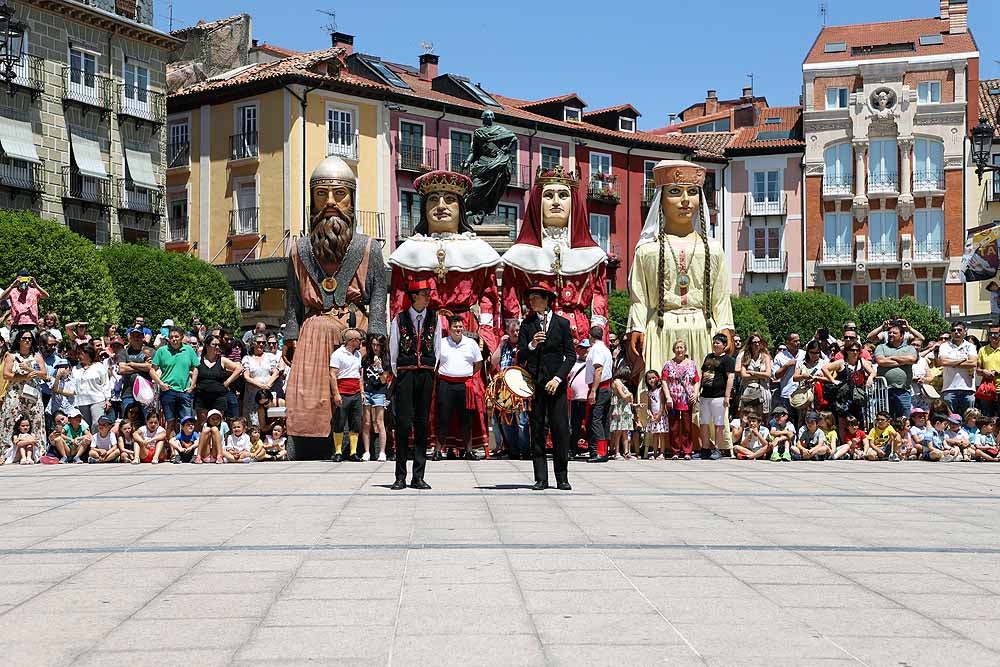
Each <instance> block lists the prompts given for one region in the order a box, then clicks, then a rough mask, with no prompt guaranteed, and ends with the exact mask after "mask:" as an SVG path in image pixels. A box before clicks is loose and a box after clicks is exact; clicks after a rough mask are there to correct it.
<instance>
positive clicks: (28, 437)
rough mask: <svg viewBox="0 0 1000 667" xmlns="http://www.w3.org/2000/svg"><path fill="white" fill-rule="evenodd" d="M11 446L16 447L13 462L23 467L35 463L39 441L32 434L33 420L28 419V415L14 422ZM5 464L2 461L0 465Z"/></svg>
mask: <svg viewBox="0 0 1000 667" xmlns="http://www.w3.org/2000/svg"><path fill="white" fill-rule="evenodd" d="M11 444H12V445H13V446H14V458H13V459H12V461H15V462H17V463H20V464H21V465H31V464H33V463H34V462H35V446H36V445H37V444H38V439H37V438H35V434H34V433H32V432H31V419H29V418H28V415H24V414H22V415H21V416H20V417H18V418H17V421H16V422H14V432H13V433H12V434H11ZM3 462H4V461H3V460H0V465H3Z"/></svg>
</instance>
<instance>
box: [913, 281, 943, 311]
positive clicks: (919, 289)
mask: <svg viewBox="0 0 1000 667" xmlns="http://www.w3.org/2000/svg"><path fill="white" fill-rule="evenodd" d="M913 296H914V297H916V301H917V303H922V304H925V305H927V306H929V307H930V308H933V309H934V310H936V311H938V312H939V313H941V314H942V315H944V281H943V280H941V279H935V278H918V279H917V280H916V281H915V282H914V293H913Z"/></svg>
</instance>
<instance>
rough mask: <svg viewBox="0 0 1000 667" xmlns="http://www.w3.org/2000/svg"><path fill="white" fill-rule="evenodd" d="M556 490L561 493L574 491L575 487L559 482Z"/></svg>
mask: <svg viewBox="0 0 1000 667" xmlns="http://www.w3.org/2000/svg"><path fill="white" fill-rule="evenodd" d="M556 488H557V489H559V490H560V491H572V490H573V487H572V486H570V485H569V482H559V483H558V484H556Z"/></svg>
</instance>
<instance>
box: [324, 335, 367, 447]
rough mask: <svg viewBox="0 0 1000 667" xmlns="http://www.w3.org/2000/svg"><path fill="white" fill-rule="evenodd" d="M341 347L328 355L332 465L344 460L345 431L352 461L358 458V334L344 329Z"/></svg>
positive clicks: (359, 343) (359, 384)
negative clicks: (331, 414)
mask: <svg viewBox="0 0 1000 667" xmlns="http://www.w3.org/2000/svg"><path fill="white" fill-rule="evenodd" d="M341 340H342V341H343V345H341V346H340V347H338V348H337V349H336V350H334V351H333V354H331V355H330V394H331V396H332V397H333V462H334V463H340V462H341V461H342V460H343V452H342V451H341V450H342V448H343V445H344V427H345V426H346V427H347V430H348V436H349V442H350V459H349V460H351V461H360V460H361V459H360V458H358V434H359V433H361V404H362V401H361V332H360V331H358V330H357V329H346V330H345V331H344V333H343V336H342V338H341Z"/></svg>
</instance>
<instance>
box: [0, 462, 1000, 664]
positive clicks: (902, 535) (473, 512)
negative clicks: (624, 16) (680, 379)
mask: <svg viewBox="0 0 1000 667" xmlns="http://www.w3.org/2000/svg"><path fill="white" fill-rule="evenodd" d="M392 466H393V464H392V463H381V464H380V463H365V464H351V463H344V464H340V465H335V464H330V463H322V462H299V463H277V464H264V463H262V464H257V465H227V466H215V465H203V466H193V465H181V466H174V465H169V464H166V465H160V466H156V467H154V466H149V465H145V466H141V467H138V468H136V467H132V466H119V465H106V466H96V465H90V466H68V465H63V466H32V467H30V468H29V467H17V466H5V467H3V468H0V614H2V617H0V627H2V628H3V629H2V630H0V656H2V657H0V661H2V663H3V664H5V665H30V666H32V667H35V666H39V665H81V666H82V665H105V664H107V665H111V664H114V665H130V666H138V665H182V664H188V665H198V666H201V665H217V664H218V665H282V664H299V663H306V662H311V663H312V664H336V665H354V664H364V665H368V664H371V665H421V666H426V665H438V664H442V665H443V664H456V665H463V666H468V665H476V666H478V665H492V664H497V665H518V666H520V665H536V664H538V665H541V664H545V665H574V666H578V665H591V664H592V665H601V664H608V665H610V664H615V665H630V666H631V665H646V664H657V665H664V664H667V665H740V666H743V665H758V664H760V665H769V666H774V665H796V666H800V665H835V664H844V665H848V664H856V665H857V664H860V665H893V666H897V667H898V666H899V665H907V666H909V667H916V666H918V665H961V666H962V667H972V666H975V665H990V666H995V665H998V664H1000V575H998V572H1000V567H998V566H1000V537H998V530H997V529H998V527H1000V493H998V489H997V486H998V483H1000V466H993V465H990V464H963V463H955V464H921V463H896V464H892V463H860V462H859V463H854V462H824V463H791V464H772V463H769V462H736V461H717V462H699V461H695V462H687V463H685V462H652V461H650V462H617V463H612V464H608V465H603V466H593V465H586V464H583V463H574V464H572V465H571V469H570V480H571V482H572V483H573V485H574V491H573V492H560V491H555V490H549V491H545V492H532V491H530V490H529V489H528V486H529V485H530V483H531V481H532V480H531V465H530V463H529V462H520V461H483V462H478V463H474V462H464V461H447V462H441V463H431V464H429V467H428V475H427V480H428V481H429V482H430V483H431V484H432V485H433V486H434V489H433V490H432V491H424V492H418V491H412V490H406V491H400V492H395V491H390V490H389V488H388V487H389V485H390V484H391V483H392V478H393V474H392Z"/></svg>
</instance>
